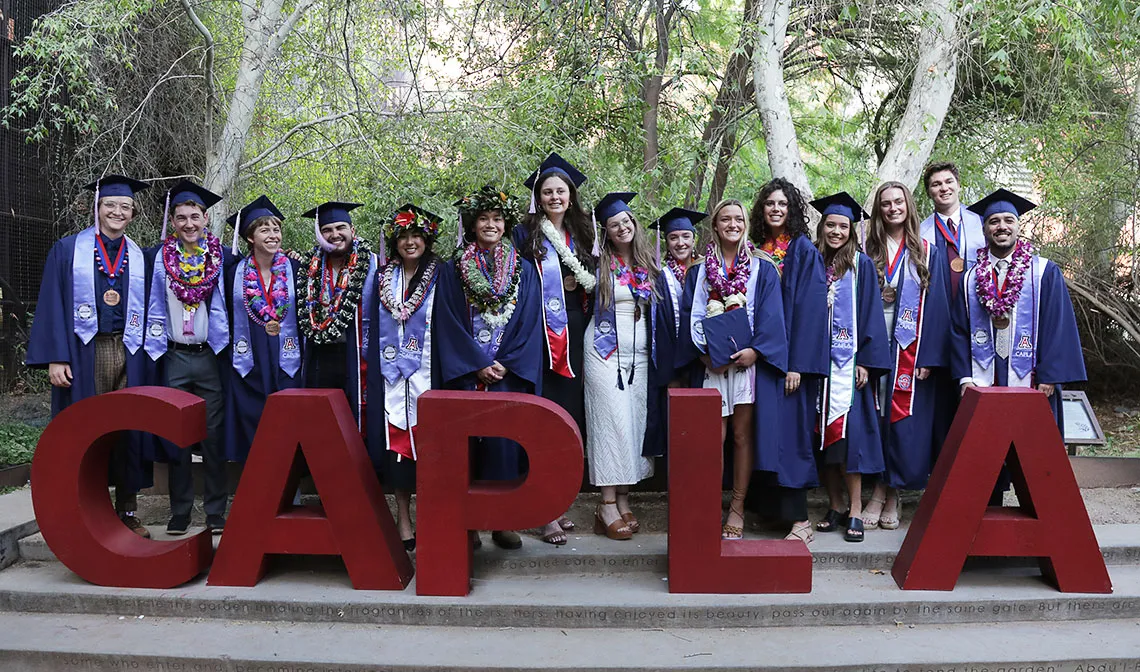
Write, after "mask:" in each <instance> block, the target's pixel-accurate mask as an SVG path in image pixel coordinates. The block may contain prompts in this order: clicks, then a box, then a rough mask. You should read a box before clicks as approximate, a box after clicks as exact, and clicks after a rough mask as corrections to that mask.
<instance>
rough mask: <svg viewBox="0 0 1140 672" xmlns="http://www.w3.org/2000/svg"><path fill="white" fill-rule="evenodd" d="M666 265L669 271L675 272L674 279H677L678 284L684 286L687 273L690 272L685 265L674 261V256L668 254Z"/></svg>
mask: <svg viewBox="0 0 1140 672" xmlns="http://www.w3.org/2000/svg"><path fill="white" fill-rule="evenodd" d="M665 265H666V266H668V267H669V270H670V271H672V272H673V277H674V278H677V282H680V283H682V284H684V282H685V271H687V270H689V269H688V268H687V267H686V266H685V264H683V263H681V262H680V261H677V260H676V259H674V258H673V255H671V254H668V255H665Z"/></svg>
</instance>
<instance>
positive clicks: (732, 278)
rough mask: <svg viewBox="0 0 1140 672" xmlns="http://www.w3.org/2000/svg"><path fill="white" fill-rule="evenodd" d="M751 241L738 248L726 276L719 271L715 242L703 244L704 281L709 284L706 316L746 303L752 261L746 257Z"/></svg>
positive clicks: (718, 256) (713, 315)
mask: <svg viewBox="0 0 1140 672" xmlns="http://www.w3.org/2000/svg"><path fill="white" fill-rule="evenodd" d="M752 249H753V248H752V243H751V242H748V243H746V244H745V245H743V246H742V247H741V248H740V252H739V253H738V254H737V255H736V260H735V261H734V262H733V264H732V270H731V271H729V272H728V277H725V274H724V273H722V272H721V265H720V255H719V254H718V251H717V249H716V243H715V242H710V243H709V244H708V245H706V246H705V281H706V282H708V284H709V302H708V306H707V307H706V309H705V314H706V315H707V316H708V317H716V316H717V315H720V314H721V313H724V312H727V311H730V310H734V309H736V308H741V307H743V306H745V305H747V304H748V296H747V292H748V279H749V278H750V277H751V276H752V263H751V260H750V259H749V258H748V257H749V254H750V253H751V252H752Z"/></svg>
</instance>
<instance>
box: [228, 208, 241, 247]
mask: <svg viewBox="0 0 1140 672" xmlns="http://www.w3.org/2000/svg"><path fill="white" fill-rule="evenodd" d="M240 230H241V208H238V211H237V217H235V218H234V242H233V244H232V245H230V253H232V254H234V255H236V254H237V253H238V250H237V239H238V231H240Z"/></svg>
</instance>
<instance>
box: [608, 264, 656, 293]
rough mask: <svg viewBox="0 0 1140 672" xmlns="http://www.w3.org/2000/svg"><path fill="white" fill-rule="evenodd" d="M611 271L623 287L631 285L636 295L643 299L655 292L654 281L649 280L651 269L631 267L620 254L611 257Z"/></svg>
mask: <svg viewBox="0 0 1140 672" xmlns="http://www.w3.org/2000/svg"><path fill="white" fill-rule="evenodd" d="M610 272H612V273H613V274H614V277H615V278H617V281H618V284H619V285H621V286H622V287H629V288H630V289H631V290H632V291H633V294H634V296H636V297H637V298H638V299H640V300H642V301H647V300H649V297H650V295H652V294H653V283H652V282H650V280H649V269H647V268H645V267H644V266H636V267H634V268H632V269H631V268H630V267H629V266H628V265H627V264H626V263H625V259H622V258H621V255H620V254H615V255H613V256H612V257H611V258H610Z"/></svg>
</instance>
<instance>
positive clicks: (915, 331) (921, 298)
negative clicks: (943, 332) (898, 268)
mask: <svg viewBox="0 0 1140 672" xmlns="http://www.w3.org/2000/svg"><path fill="white" fill-rule="evenodd" d="M922 247H923V252H924V253H925V255H926V265H927V267H929V266H930V244H929V243H927V242H926V241H925V240H924V241H922ZM903 249H904V250H905V249H906V248H905V246H904V247H903ZM903 255H904V258H903V264H904V266H903V268H902V278H901V279H900V292H899V301H898V307H897V308H895V311H896V313H895V329H894V336H895V341H896V346H895V373H894V381H893V386H892V387H893V390H892V392H891V422H898V421H899V420H904V419H906V418H909V417H910V416H911V412H912V410H913V409H914V387H915V377H914V371H915V368H916V363H917V362H918V351H919V349H920V348H921V347H922V320H923V313H924V310H923V309H924V308H925V307H926V294H927V292H928V291H929V287H928V288H927V289H921V288H920V287H919V285H918V279H917V278H916V277H914V275H913V274H911V273H909V271H910V251H909V250H907V251H905V252H903Z"/></svg>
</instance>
